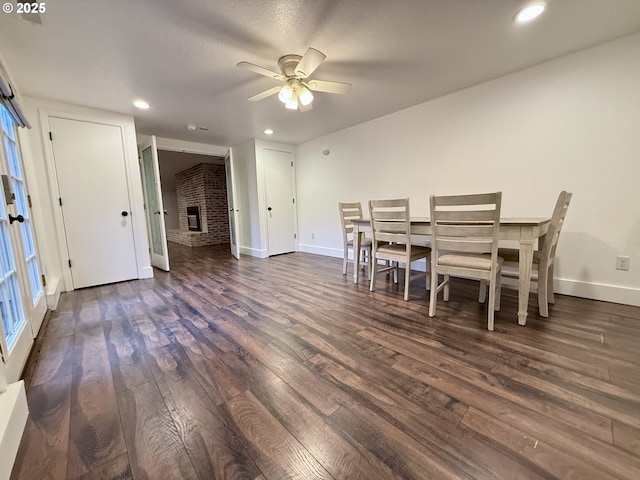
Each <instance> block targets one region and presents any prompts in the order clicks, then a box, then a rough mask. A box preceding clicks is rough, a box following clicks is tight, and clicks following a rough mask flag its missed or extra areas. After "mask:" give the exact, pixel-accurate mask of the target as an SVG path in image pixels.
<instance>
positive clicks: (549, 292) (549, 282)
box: [547, 264, 556, 304]
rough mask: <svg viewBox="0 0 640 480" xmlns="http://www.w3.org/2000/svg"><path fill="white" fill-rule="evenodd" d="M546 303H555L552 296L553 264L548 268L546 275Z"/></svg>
mask: <svg viewBox="0 0 640 480" xmlns="http://www.w3.org/2000/svg"><path fill="white" fill-rule="evenodd" d="M547 303H551V304H554V303H556V299H555V298H554V296H553V264H551V265H550V266H549V270H548V273H547Z"/></svg>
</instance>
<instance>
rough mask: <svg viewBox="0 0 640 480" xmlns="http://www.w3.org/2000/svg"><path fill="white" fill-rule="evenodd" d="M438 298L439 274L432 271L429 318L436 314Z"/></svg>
mask: <svg viewBox="0 0 640 480" xmlns="http://www.w3.org/2000/svg"><path fill="white" fill-rule="evenodd" d="M437 298H438V274H437V273H434V272H433V270H432V271H431V291H430V292H429V316H430V317H434V316H435V314H436V300H437Z"/></svg>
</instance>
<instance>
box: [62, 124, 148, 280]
mask: <svg viewBox="0 0 640 480" xmlns="http://www.w3.org/2000/svg"><path fill="white" fill-rule="evenodd" d="M49 128H50V130H51V134H52V136H51V138H52V140H51V144H52V148H53V157H54V163H55V170H56V177H57V181H58V191H59V195H60V207H61V209H62V219H63V224H64V231H65V237H66V241H67V252H68V255H69V257H68V258H69V268H70V273H71V280H72V288H74V289H75V288H82V287H88V286H92V285H102V284H105V283H112V282H119V281H123V280H130V279H133V278H137V276H138V275H137V264H136V254H135V244H134V237H133V227H132V223H131V208H130V201H129V192H128V187H127V175H126V169H125V157H124V138H123V132H122V130H121V128H120V127H118V126H115V125H106V124H99V123H93V122H84V121H79V120H71V119H67V118H59V117H54V116H51V117H49Z"/></svg>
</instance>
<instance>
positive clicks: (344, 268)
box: [342, 248, 349, 275]
mask: <svg viewBox="0 0 640 480" xmlns="http://www.w3.org/2000/svg"><path fill="white" fill-rule="evenodd" d="M348 262H349V249H348V248H345V249H344V258H343V260H342V274H343V275H346V274H347V263H348Z"/></svg>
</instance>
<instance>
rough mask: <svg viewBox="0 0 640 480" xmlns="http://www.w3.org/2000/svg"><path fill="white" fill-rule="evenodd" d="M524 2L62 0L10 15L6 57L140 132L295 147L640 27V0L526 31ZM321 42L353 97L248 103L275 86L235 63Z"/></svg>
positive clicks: (20, 74) (575, 8)
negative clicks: (129, 117) (137, 104)
mask: <svg viewBox="0 0 640 480" xmlns="http://www.w3.org/2000/svg"><path fill="white" fill-rule="evenodd" d="M525 3H526V2H524V1H522V0H338V1H331V0H188V1H177V0H90V1H88V0H57V1H50V2H47V3H46V8H47V11H46V12H45V13H43V14H41V20H42V24H41V25H39V24H35V23H31V22H28V21H26V20H24V19H22V18H21V17H19V16H18V15H16V14H15V13H12V14H0V49H1V51H0V53H1V54H2V56H3V57H4V60H5V63H6V64H7V66H8V68H9V70H10V72H11V73H12V75H13V77H14V80H15V81H16V83H17V85H18V87H19V89H20V91H21V93H22V94H23V95H30V96H37V97H42V98H48V99H54V100H60V101H65V102H71V103H75V104H80V105H85V106H90V107H96V108H102V109H107V110H113V111H117V112H123V113H130V114H133V115H134V116H135V119H136V128H137V130H138V133H143V134H156V135H159V136H162V137H167V138H176V139H182V140H191V141H196V142H203V143H211V144H216V145H222V146H232V145H236V144H238V143H240V142H243V141H245V140H248V139H250V138H253V137H257V138H265V135H264V134H263V130H264V129H265V128H267V127H271V128H272V129H274V130H275V132H276V133H275V135H273V136H272V137H271V138H272V139H273V140H274V141H279V142H285V143H291V144H297V143H300V142H303V141H306V140H310V139H312V138H316V137H319V136H321V135H324V134H327V133H330V132H334V131H337V130H340V129H342V128H345V127H348V126H351V125H356V124H358V123H362V122H364V121H367V120H370V119H373V118H377V117H380V116H382V115H385V114H388V113H391V112H394V111H397V110H401V109H403V108H406V107H408V106H411V105H415V104H418V103H422V102H424V101H427V100H429V99H433V98H436V97H439V96H442V95H445V94H447V93H450V92H454V91H456V90H460V89H462V88H465V87H469V86H471V85H474V84H478V83H481V82H483V81H486V80H489V79H492V78H496V77H499V76H502V75H505V74H508V73H511V72H515V71H518V70H521V69H523V68H526V67H529V66H532V65H535V64H537V63H540V62H544V61H546V60H550V59H552V58H555V57H558V56H562V55H565V54H567V53H570V52H574V51H576V50H580V49H583V48H586V47H589V46H593V45H596V44H598V43H601V42H603V41H606V40H610V39H614V38H617V37H620V36H624V35H627V34H631V33H634V32H637V31H640V0H550V1H549V2H548V3H549V8H548V10H547V12H546V13H545V14H544V15H543V16H542V17H540V18H539V19H538V20H536V21H535V22H533V23H530V24H526V25H516V24H515V23H514V22H513V16H514V15H515V13H516V12H517V11H518V10H519V8H520V7H521V6H522V5H523V4H525ZM309 46H312V47H314V48H316V49H318V50H320V51H322V52H324V53H325V54H326V55H327V59H326V60H325V62H324V63H323V64H322V65H321V66H320V67H319V68H318V70H316V72H314V74H313V75H312V77H311V78H320V79H323V80H333V81H339V82H348V83H352V84H353V88H352V91H351V93H350V94H349V95H346V96H338V95H330V94H326V93H317V94H316V100H315V101H314V109H313V110H311V111H309V112H304V113H301V112H298V111H288V110H286V109H285V108H284V106H283V105H282V104H281V103H280V102H279V101H278V99H277V97H276V96H272V97H269V98H267V99H266V100H263V101H261V102H258V103H253V102H248V101H246V100H245V99H246V98H247V97H249V96H251V95H253V94H255V93H258V92H261V91H262V90H265V89H267V88H269V87H270V86H275V85H276V84H277V83H276V82H275V81H274V80H271V79H268V78H265V77H260V76H258V75H256V74H254V73H252V72H250V71H247V70H243V69H240V68H238V67H236V63H238V62H239V61H242V60H246V61H249V62H252V63H255V64H258V65H261V66H263V67H266V68H269V69H272V70H277V59H278V58H279V57H280V56H282V55H284V54H289V53H295V54H300V55H302V54H303V53H304V51H305V50H306V48H307V47H309ZM639 54H640V52H639ZM137 97H142V98H144V99H146V100H147V101H148V102H149V103H150V104H151V106H152V107H151V109H150V110H148V111H140V110H136V109H135V108H134V107H133V106H132V105H131V101H132V100H133V99H134V98H137ZM189 123H195V124H197V125H199V126H203V127H206V128H208V131H202V130H198V131H195V132H189V131H187V130H186V128H185V127H186V125H187V124H189Z"/></svg>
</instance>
